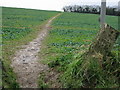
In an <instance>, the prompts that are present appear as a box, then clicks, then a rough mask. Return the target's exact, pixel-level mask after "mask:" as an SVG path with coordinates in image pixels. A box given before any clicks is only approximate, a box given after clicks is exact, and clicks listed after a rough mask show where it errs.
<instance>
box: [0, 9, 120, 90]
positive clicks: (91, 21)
mask: <svg viewBox="0 0 120 90" xmlns="http://www.w3.org/2000/svg"><path fill="white" fill-rule="evenodd" d="M2 11H3V12H2V21H3V22H2V26H0V27H2V32H1V34H2V60H1V61H2V63H3V86H4V87H5V88H18V87H19V84H18V83H17V82H16V74H15V73H14V72H13V69H12V68H11V67H10V64H11V59H12V58H13V57H14V54H15V52H16V51H18V50H19V49H21V47H20V46H22V45H26V44H27V43H28V42H30V41H32V40H33V39H34V38H36V36H37V35H38V34H39V32H40V31H41V27H42V26H44V25H45V24H46V23H47V21H48V20H49V19H50V18H51V17H53V16H55V15H57V14H58V13H61V12H56V11H43V10H32V9H20V8H8V7H3V8H2ZM99 17H100V15H96V14H85V13H64V12H63V13H62V14H61V15H60V16H59V17H57V18H56V19H55V20H53V22H52V25H51V27H52V28H51V30H50V31H49V32H48V36H47V37H46V38H45V40H44V41H42V42H43V44H42V48H41V52H39V56H40V58H41V60H42V63H43V64H46V65H48V66H49V68H52V69H55V71H57V72H58V73H60V77H59V81H60V83H61V84H62V87H63V88H80V87H83V88H87V86H89V87H96V88H108V87H111V88H113V87H119V83H120V82H119V79H120V78H119V74H118V73H119V72H120V67H119V60H118V59H116V58H117V54H118V53H120V52H119V51H118V50H117V49H118V43H117V42H116V43H115V45H114V48H113V50H112V54H113V56H112V57H114V58H111V59H110V60H111V61H109V62H106V61H105V62H104V63H105V64H107V66H106V67H105V70H103V69H101V68H99V65H98V63H97V61H95V60H94V61H92V60H91V62H90V64H89V66H88V68H87V69H89V70H90V72H89V74H88V75H87V76H85V75H83V72H84V71H85V68H83V67H82V66H81V65H82V63H83V61H84V60H82V59H81V55H83V53H84V52H86V51H87V50H88V49H89V46H90V44H91V43H92V42H93V41H94V38H95V37H96V35H97V33H98V31H99V29H100V23H99V22H98V18H99ZM106 22H107V23H108V24H109V25H111V26H112V27H114V28H115V29H117V30H118V17H117V16H106ZM40 62H41V61H40ZM116 72H117V73H116ZM43 78H44V77H43ZM39 81H40V82H39V85H40V86H39V87H42V88H44V87H48V86H49V87H51V86H50V83H49V85H47V84H46V83H45V82H44V80H41V78H40V80H39ZM86 82H88V83H86ZM41 83H42V84H41ZM90 83H91V84H90ZM44 84H45V85H44Z"/></svg>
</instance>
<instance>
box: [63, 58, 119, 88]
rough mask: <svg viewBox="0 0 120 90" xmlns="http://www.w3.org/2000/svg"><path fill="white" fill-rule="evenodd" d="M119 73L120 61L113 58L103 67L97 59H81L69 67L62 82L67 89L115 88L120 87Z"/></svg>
mask: <svg viewBox="0 0 120 90" xmlns="http://www.w3.org/2000/svg"><path fill="white" fill-rule="evenodd" d="M113 64H114V65H113ZM119 73H120V67H119V61H118V60H117V59H115V58H113V57H109V62H108V60H106V61H103V64H102V66H101V65H100V63H99V62H98V59H97V58H93V57H92V58H89V59H87V58H84V57H81V58H80V59H78V60H75V61H73V62H72V63H71V64H70V65H68V68H67V70H66V71H65V72H64V73H63V75H61V82H62V83H63V87H66V88H115V87H119V83H120V82H119V79H120V75H119Z"/></svg>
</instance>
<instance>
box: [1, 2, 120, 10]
mask: <svg viewBox="0 0 120 90" xmlns="http://www.w3.org/2000/svg"><path fill="white" fill-rule="evenodd" d="M119 1H120V0H107V5H109V6H114V5H118V2H119ZM86 4H87V5H91V4H92V5H100V4H101V0H94V1H93V0H0V6H6V7H19V8H31V9H41V10H56V11H61V10H62V8H63V6H66V5H86Z"/></svg>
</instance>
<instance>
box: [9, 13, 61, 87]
mask: <svg viewBox="0 0 120 90" xmlns="http://www.w3.org/2000/svg"><path fill="white" fill-rule="evenodd" d="M59 15H60V14H57V15H56V16H54V17H53V18H51V19H50V20H49V21H48V22H47V24H46V25H44V27H43V28H42V30H41V33H40V34H39V35H38V36H37V38H36V39H34V40H33V41H31V42H30V43H29V44H28V45H24V46H22V47H23V48H22V49H20V50H19V51H17V52H16V54H15V57H14V58H13V60H12V63H11V66H12V67H13V70H14V72H15V73H16V74H17V82H18V83H19V84H20V88H37V87H38V85H37V81H38V77H39V74H40V73H41V72H43V71H47V70H49V68H48V66H47V65H44V64H42V63H40V62H38V60H40V58H39V56H38V55H37V54H38V52H40V49H41V44H42V40H43V39H44V38H45V37H46V36H47V31H48V30H49V29H50V24H51V23H52V21H53V20H54V19H55V18H56V17H58V16H59ZM52 73H53V72H52Z"/></svg>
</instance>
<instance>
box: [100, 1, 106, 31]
mask: <svg viewBox="0 0 120 90" xmlns="http://www.w3.org/2000/svg"><path fill="white" fill-rule="evenodd" d="M105 15H106V0H102V2H101V15H100V24H101V29H104V24H105Z"/></svg>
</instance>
